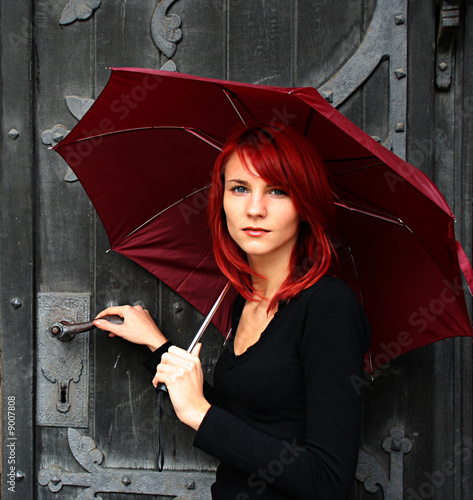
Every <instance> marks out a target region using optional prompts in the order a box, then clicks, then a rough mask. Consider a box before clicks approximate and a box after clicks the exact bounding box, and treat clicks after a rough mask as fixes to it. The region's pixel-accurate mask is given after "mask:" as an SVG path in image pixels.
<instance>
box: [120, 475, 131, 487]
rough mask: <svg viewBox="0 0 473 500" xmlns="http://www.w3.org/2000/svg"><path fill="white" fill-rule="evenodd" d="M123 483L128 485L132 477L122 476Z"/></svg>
mask: <svg viewBox="0 0 473 500" xmlns="http://www.w3.org/2000/svg"><path fill="white" fill-rule="evenodd" d="M122 484H123V485H125V486H128V485H130V484H131V479H130V478H129V477H127V476H123V477H122Z"/></svg>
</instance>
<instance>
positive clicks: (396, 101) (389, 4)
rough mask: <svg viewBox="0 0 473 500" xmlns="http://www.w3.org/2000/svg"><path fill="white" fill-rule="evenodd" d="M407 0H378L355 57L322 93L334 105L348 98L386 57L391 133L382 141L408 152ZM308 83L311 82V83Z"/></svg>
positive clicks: (388, 146)
mask: <svg viewBox="0 0 473 500" xmlns="http://www.w3.org/2000/svg"><path fill="white" fill-rule="evenodd" d="M406 19H407V0H378V1H377V2H376V9H375V11H374V14H373V18H372V19H371V23H370V25H369V27H368V29H367V30H366V35H365V37H364V38H363V40H362V42H361V44H360V46H359V47H358V48H357V50H356V52H355V53H354V54H353V56H352V57H351V58H350V59H349V60H348V61H347V62H346V63H345V64H344V65H343V66H342V68H340V70H338V71H337V73H336V74H335V75H334V76H333V77H332V78H330V80H329V81H328V82H326V83H325V84H324V85H322V87H320V88H319V89H318V90H319V92H320V93H321V94H322V95H323V96H324V97H325V99H327V101H328V102H330V103H331V104H332V105H333V106H335V107H338V106H340V105H341V104H342V103H343V102H344V101H346V100H347V99H348V97H350V96H351V95H352V94H353V93H354V92H355V91H356V90H357V89H358V88H360V87H361V86H362V85H363V84H364V82H365V81H366V80H367V79H368V78H369V77H370V76H371V74H372V73H373V72H374V71H375V70H376V68H377V67H378V65H379V64H380V62H381V61H383V60H385V59H387V60H388V61H389V66H390V107H389V108H390V109H389V136H388V137H387V138H386V139H385V140H384V141H383V144H384V145H385V146H386V147H387V148H388V149H391V148H392V150H393V151H394V152H395V153H396V154H397V155H398V156H400V157H401V158H405V155H406V136H405V134H404V132H405V122H406V115H407V112H406V109H407V91H406V85H407V83H406V80H407V78H405V77H406V76H407V72H406V69H405V68H407V26H406ZM308 83H309V82H308Z"/></svg>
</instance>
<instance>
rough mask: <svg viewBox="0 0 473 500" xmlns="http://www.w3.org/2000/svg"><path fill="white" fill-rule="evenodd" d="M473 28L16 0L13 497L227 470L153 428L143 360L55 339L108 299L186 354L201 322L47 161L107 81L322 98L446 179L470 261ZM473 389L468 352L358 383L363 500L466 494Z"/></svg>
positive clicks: (190, 494) (415, 15) (361, 12)
mask: <svg viewBox="0 0 473 500" xmlns="http://www.w3.org/2000/svg"><path fill="white" fill-rule="evenodd" d="M472 16H473V9H472V4H471V2H469V0H466V1H462V0H450V1H446V0H444V1H441V0H439V1H437V2H435V1H434V0H412V1H408V0H331V1H327V0H292V1H289V0H199V1H196V0H160V1H158V0H140V1H136V0H123V1H122V0H103V1H101V0H21V1H17V2H7V1H4V0H2V2H1V3H0V41H1V43H0V47H1V49H0V50H1V53H0V64H1V82H0V96H1V110H2V128H1V135H0V168H1V177H0V178H1V183H0V190H1V195H0V196H1V198H0V204H1V217H2V219H1V220H2V222H1V227H0V234H1V236H0V245H1V246H0V258H1V261H0V297H1V302H0V321H1V327H0V335H1V349H2V360H1V363H2V365H1V368H2V416H3V417H2V434H1V435H2V445H1V446H2V487H1V488H2V498H5V499H10V498H11V499H13V498H25V499H34V498H39V499H51V500H52V499H71V498H78V499H79V498H92V497H93V496H94V494H95V493H97V497H98V496H101V497H102V498H104V499H105V498H106V499H121V498H127V499H134V498H136V499H138V498H143V495H150V497H152V498H160V497H161V496H166V497H179V498H189V499H191V498H196V499H197V498H202V499H204V498H209V493H208V492H209V485H210V483H211V482H212V477H213V472H212V471H213V470H214V467H215V461H214V460H213V459H212V458H210V457H208V456H206V455H204V454H203V453H200V452H199V451H198V450H196V449H194V448H193V447H192V432H191V431H190V430H189V429H187V428H185V426H183V425H181V424H180V423H179V422H178V421H177V420H176V418H175V416H174V414H173V411H172V408H171V407H170V406H169V405H165V406H164V408H163V414H162V416H161V419H160V418H159V415H158V412H157V399H156V394H155V392H154V390H153V388H152V386H151V383H150V379H151V377H150V375H149V374H148V373H147V372H146V370H145V369H144V368H143V367H142V366H141V364H142V360H143V359H144V357H145V356H146V355H147V350H146V348H144V347H139V346H133V345H130V344H127V343H125V342H123V341H121V340H120V339H116V338H115V339H110V338H108V336H107V335H106V334H104V333H103V332H98V331H93V332H91V333H82V334H78V335H76V336H75V337H74V338H73V339H72V340H70V341H65V342H61V341H59V340H57V339H56V338H54V337H53V336H52V335H51V333H50V327H51V325H52V324H53V323H55V322H57V321H61V320H67V321H69V322H80V321H86V320H88V319H89V318H91V317H93V316H94V315H95V314H96V312H98V311H100V310H101V309H103V308H104V307H105V306H107V305H109V304H124V303H130V304H137V303H140V304H142V305H144V306H145V307H146V308H147V309H149V310H150V311H151V312H152V314H153V315H154V317H155V318H156V319H157V320H158V322H159V324H160V325H161V326H162V329H163V330H164V331H165V332H166V333H167V334H168V335H169V337H170V338H171V339H172V340H174V341H175V342H176V343H178V344H180V345H186V343H187V341H188V340H189V339H190V338H191V337H192V334H193V332H194V331H195V330H196V329H197V328H198V326H199V322H200V320H201V317H200V315H199V314H198V313H196V312H195V311H194V310H193V309H192V308H190V307H189V306H188V305H187V304H186V303H185V302H184V301H183V300H182V299H180V297H179V296H177V295H176V294H175V293H174V292H172V291H170V290H169V289H167V288H166V287H165V286H164V285H163V284H161V283H159V282H158V280H157V279H155V278H154V277H153V276H151V275H150V274H149V273H147V272H146V271H144V270H143V269H141V268H140V267H139V266H137V265H136V264H134V263H132V262H131V261H129V260H127V259H125V258H124V257H121V256H120V255H117V254H114V253H113V252H110V253H106V250H107V248H108V247H107V238H106V235H105V232H104V230H103V228H102V226H101V223H100V221H99V220H98V219H97V217H96V215H95V212H94V210H93V208H92V207H91V205H90V202H89V200H88V198H87V196H86V194H85V193H84V190H83V189H82V187H81V185H80V183H79V182H77V180H76V178H75V176H74V174H73V173H72V171H70V170H69V169H68V167H67V165H66V164H65V163H64V162H63V160H62V159H60V157H59V156H58V155H57V154H56V153H55V152H53V151H52V150H51V149H49V148H50V147H51V146H52V145H55V144H57V143H58V142H59V141H60V140H61V138H62V137H64V135H65V134H67V132H68V131H69V130H70V129H72V127H74V125H75V124H76V123H77V121H78V120H79V119H80V118H81V116H83V114H84V113H85V112H86V110H87V109H88V108H89V106H90V105H91V103H92V102H93V99H94V98H96V97H97V95H98V93H99V92H100V91H101V89H102V88H103V87H104V85H105V83H106V81H107V78H108V75H109V70H108V68H109V67H112V66H115V67H119V66H142V67H152V68H165V69H169V70H171V71H173V70H177V71H181V72H186V73H192V74H196V75H201V76H210V77H216V78H225V79H230V80H239V81H246V82H252V83H264V84H269V85H271V84H274V85H281V86H303V85H309V86H314V87H316V88H318V89H319V90H320V91H321V92H322V94H323V95H324V96H325V98H326V99H327V100H328V101H329V102H331V103H332V104H333V105H334V106H336V107H338V108H339V109H340V110H341V111H342V112H343V113H344V114H345V115H346V116H348V117H349V118H351V119H352V120H353V121H355V122H356V123H357V124H358V125H359V126H361V127H362V128H363V129H364V130H365V131H367V132H368V133H369V134H371V135H373V136H376V137H377V138H378V139H379V141H381V142H382V143H383V144H384V145H385V146H386V147H388V148H390V149H392V150H393V151H394V152H396V153H397V154H398V155H400V156H402V157H405V158H407V159H408V160H409V161H410V162H411V163H414V164H415V165H417V166H418V167H420V168H421V169H422V170H423V171H424V172H426V173H427V174H428V175H429V176H430V177H431V178H433V179H434V180H435V181H436V182H437V183H438V185H439V187H440V189H441V190H442V191H443V193H444V194H445V196H446V198H447V201H448V202H449V203H450V205H451V206H452V208H453V210H454V212H455V213H456V215H457V236H458V238H459V239H460V241H461V242H462V244H463V245H464V247H465V248H466V250H467V252H468V253H469V255H471V239H472V206H471V201H472V177H473V168H472V164H473V150H472V138H473V130H472V128H473V125H472V119H471V118H472V113H473V81H472V79H471V78H470V77H469V76H470V75H471V74H472V70H473V63H472V59H471V53H472V50H473V29H472V28H473V26H472V22H473V21H472ZM156 154H157V155H159V154H160V152H159V151H156ZM428 306H429V305H428V304H427V305H426V307H427V309H428ZM430 316H431V317H432V318H433V319H432V320H435V315H434V314H432V313H431V315H430ZM204 346H205V347H204V353H203V359H204V367H205V370H206V371H207V375H208V376H210V374H211V371H212V366H213V363H214V361H215V359H216V358H217V356H218V354H219V352H220V349H221V347H222V338H221V337H220V335H219V334H218V333H217V332H216V331H215V330H212V329H209V331H208V332H207V333H206V335H205V340H204ZM389 348H390V349H395V346H391V347H389ZM471 389H472V388H471V342H470V341H469V340H468V339H466V340H465V339H451V340H447V341H442V342H439V343H437V344H435V345H432V346H429V347H426V348H424V349H419V350H417V351H415V352H412V353H409V354H407V355H404V356H402V357H400V358H398V359H396V360H395V361H393V362H391V363H390V364H389V366H386V367H384V368H383V369H382V370H380V372H379V373H377V374H376V376H375V379H374V380H368V379H367V380H364V381H359V390H362V391H364V395H365V402H366V405H365V408H366V409H365V419H364V428H363V436H362V442H361V451H360V461H359V463H360V466H359V469H358V473H357V478H358V481H357V482H356V483H355V485H354V488H353V494H352V498H353V499H369V498H373V499H380V498H385V499H391V500H394V499H397V500H399V499H402V498H406V499H417V498H435V499H442V500H444V499H459V500H460V499H467V498H471V495H472V493H471V489H472V487H471V486H470V485H471V480H472V462H473V442H472V429H471V418H472V410H471ZM160 422H161V425H162V431H163V439H162V441H163V445H164V453H165V470H164V471H163V472H159V471H157V452H158V427H159V423H160Z"/></svg>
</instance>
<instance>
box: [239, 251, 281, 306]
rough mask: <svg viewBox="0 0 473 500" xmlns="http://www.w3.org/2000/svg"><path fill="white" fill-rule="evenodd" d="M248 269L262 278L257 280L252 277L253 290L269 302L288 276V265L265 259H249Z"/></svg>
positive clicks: (255, 277)
mask: <svg viewBox="0 0 473 500" xmlns="http://www.w3.org/2000/svg"><path fill="white" fill-rule="evenodd" d="M249 264H250V267H251V269H252V270H253V271H255V272H256V273H258V274H259V275H261V276H263V278H259V277H257V276H253V279H252V283H253V288H254V290H255V291H256V292H257V293H258V295H261V296H262V297H264V298H265V299H267V300H268V301H270V300H271V299H272V298H273V297H274V295H275V294H276V292H277V291H278V290H279V288H280V287H281V285H282V284H283V283H284V281H285V280H286V278H287V277H288V276H289V265H288V263H287V262H285V263H284V264H283V265H281V263H278V262H271V261H268V260H267V259H257V258H256V259H255V258H250V259H249Z"/></svg>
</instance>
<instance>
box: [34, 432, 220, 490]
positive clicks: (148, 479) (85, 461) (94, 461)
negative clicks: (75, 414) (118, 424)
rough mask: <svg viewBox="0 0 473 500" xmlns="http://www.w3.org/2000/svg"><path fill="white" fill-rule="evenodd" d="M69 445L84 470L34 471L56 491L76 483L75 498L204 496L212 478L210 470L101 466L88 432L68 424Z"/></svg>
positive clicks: (55, 467)
mask: <svg viewBox="0 0 473 500" xmlns="http://www.w3.org/2000/svg"><path fill="white" fill-rule="evenodd" d="M67 439H68V442H69V448H70V450H71V452H72V455H73V456H74V458H75V459H76V460H77V462H78V463H79V464H80V465H81V466H82V468H83V469H84V470H85V472H69V471H66V470H64V469H63V468H62V467H60V466H58V465H56V464H52V465H49V466H48V467H46V468H45V469H42V470H40V471H39V473H38V483H39V484H40V485H42V486H47V487H48V488H49V490H50V491H52V492H54V493H57V492H58V491H60V490H61V489H62V488H63V487H64V486H80V487H82V488H85V490H82V491H80V492H79V493H78V494H77V496H76V497H75V500H85V499H92V498H95V499H97V498H100V497H97V496H95V495H96V493H129V494H131V493H135V494H141V495H160V494H161V495H166V496H168V495H172V497H173V498H175V497H178V498H179V499H180V500H191V499H194V500H204V499H206V498H208V495H209V491H210V486H211V484H212V483H213V482H214V480H215V474H214V473H211V472H181V471H162V472H158V471H156V470H143V469H112V468H106V467H102V466H101V464H102V462H103V461H104V454H103V453H102V451H101V450H99V449H98V448H97V445H96V443H95V441H94V439H92V438H91V437H89V436H84V435H83V434H81V433H80V432H79V431H78V430H76V429H73V428H69V429H68V433H67Z"/></svg>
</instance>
